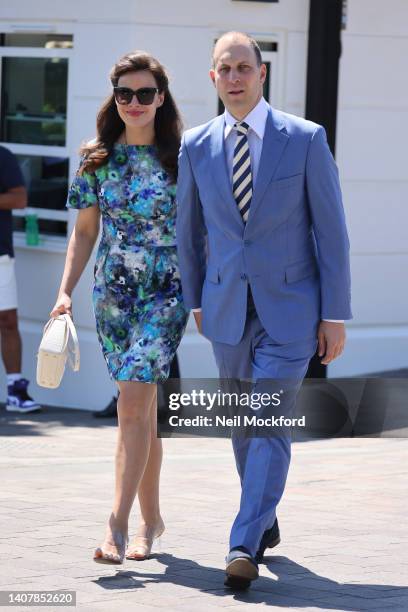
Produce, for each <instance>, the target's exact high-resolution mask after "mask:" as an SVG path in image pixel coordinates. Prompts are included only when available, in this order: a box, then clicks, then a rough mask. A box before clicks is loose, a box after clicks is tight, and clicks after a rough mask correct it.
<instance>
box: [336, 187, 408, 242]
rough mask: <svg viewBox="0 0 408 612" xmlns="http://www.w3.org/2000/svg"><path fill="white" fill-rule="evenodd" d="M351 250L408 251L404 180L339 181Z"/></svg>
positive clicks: (406, 188)
mask: <svg viewBox="0 0 408 612" xmlns="http://www.w3.org/2000/svg"><path fill="white" fill-rule="evenodd" d="M342 188H343V200H344V208H345V212H346V218H347V223H348V229H349V236H350V243H351V252H352V253H354V254H375V253H384V254H390V253H398V252H403V253H405V254H407V253H408V230H407V202H408V181H406V182H405V181H395V182H390V181H370V182H367V181H343V184H342Z"/></svg>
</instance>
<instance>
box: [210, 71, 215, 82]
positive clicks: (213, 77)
mask: <svg viewBox="0 0 408 612" xmlns="http://www.w3.org/2000/svg"><path fill="white" fill-rule="evenodd" d="M210 79H211V80H212V82H213V85H215V70H214V68H211V70H210Z"/></svg>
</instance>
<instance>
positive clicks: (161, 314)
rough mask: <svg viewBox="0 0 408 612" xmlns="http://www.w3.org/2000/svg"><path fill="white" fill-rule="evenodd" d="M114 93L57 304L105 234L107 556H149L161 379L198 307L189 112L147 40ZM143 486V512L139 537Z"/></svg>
mask: <svg viewBox="0 0 408 612" xmlns="http://www.w3.org/2000/svg"><path fill="white" fill-rule="evenodd" d="M110 78H111V82H112V85H113V92H112V95H111V96H110V97H109V98H108V99H107V100H106V101H105V103H104V104H103V106H102V108H101V109H100V111H99V114H98V119H97V138H96V139H95V140H94V141H91V142H90V143H87V144H86V145H84V146H83V147H82V149H81V154H82V157H81V164H80V167H79V170H78V172H77V174H76V176H75V178H74V181H73V183H72V185H71V188H70V191H69V194H68V203H67V206H68V207H69V208H75V209H78V210H79V213H78V216H77V221H76V224H75V228H74V231H73V233H72V236H71V238H70V242H69V246H68V251H67V258H66V263H65V269H64V274H63V278H62V282H61V286H60V290H59V294H58V298H57V301H56V304H55V306H54V308H53V310H52V312H51V316H57V315H58V314H61V313H64V312H66V313H69V314H71V313H72V301H71V295H72V291H73V289H74V287H75V286H76V284H77V282H78V280H79V278H80V276H81V274H82V272H83V270H84V267H85V265H86V263H87V261H88V259H89V257H90V255H91V252H92V249H93V246H94V244H95V242H96V239H97V237H98V234H99V224H100V218H101V217H102V228H103V230H102V237H101V240H100V243H99V247H98V252H97V257H96V264H95V285H94V291H93V305H94V312H95V319H96V328H97V333H98V339H99V343H100V346H101V349H102V352H103V355H104V357H105V360H106V363H107V366H108V371H109V373H110V375H111V377H112V378H113V380H115V382H116V384H117V385H118V387H119V391H120V394H119V400H118V424H119V426H118V441H117V451H116V485H115V496H114V502H113V509H112V513H111V515H110V518H109V521H108V525H107V529H106V535H105V539H104V541H103V543H102V545H101V546H100V547H98V548H97V549H96V551H95V554H94V560H95V561H97V562H99V563H122V562H123V559H124V557H125V555H126V558H128V559H144V558H147V557H148V556H149V554H150V551H151V548H152V543H153V540H154V539H155V538H156V537H158V536H159V535H161V533H162V532H163V531H164V523H163V520H162V517H161V514H160V506H159V477H160V467H161V459H162V446H161V440H160V439H158V438H157V429H156V424H157V388H156V383H157V382H160V381H164V380H166V378H167V377H168V375H169V369H170V363H171V361H172V359H173V357H174V355H175V353H176V350H177V347H178V345H179V343H180V340H181V337H182V335H183V332H184V329H185V326H186V322H187V316H188V313H187V312H186V309H185V307H184V304H183V298H182V292H181V285H180V275H179V270H178V263H177V254H176V235H175V215H176V202H175V192H176V179H177V156H178V149H179V144H180V134H181V122H180V118H179V113H178V111H177V108H176V105H175V103H174V100H173V98H172V96H171V94H170V92H169V88H168V79H167V76H166V73H165V70H164V68H163V66H162V65H161V64H160V63H159V62H158V61H157V60H156V59H154V58H153V57H151V56H150V55H148V54H146V53H144V52H134V53H130V54H128V55H125V56H124V57H123V58H121V59H120V60H119V62H118V63H117V64H116V65H115V66H114V67H113V69H112V71H111V74H110ZM136 494H137V495H138V498H139V503H140V510H141V517H142V521H141V524H140V526H139V530H138V532H137V534H136V537H135V539H134V540H133V542H132V543H131V544H130V546H129V547H128V548H127V549H126V544H127V542H128V520H129V515H130V511H131V508H132V505H133V502H134V499H135V496H136Z"/></svg>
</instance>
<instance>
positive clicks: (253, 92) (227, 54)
mask: <svg viewBox="0 0 408 612" xmlns="http://www.w3.org/2000/svg"><path fill="white" fill-rule="evenodd" d="M214 62H215V66H214V68H213V69H212V70H210V77H211V80H212V81H213V83H214V85H215V87H216V89H217V92H218V95H219V96H220V98H221V100H222V101H223V103H224V106H225V107H226V108H227V109H228V110H229V112H230V113H231V115H233V116H234V117H235V118H236V119H243V118H244V117H245V116H246V115H247V114H248V113H249V112H250V111H251V110H252V109H253V108H254V107H255V106H256V105H257V103H258V102H259V100H260V99H261V97H262V92H263V84H264V82H265V78H266V67H265V65H264V64H262V65H261V66H258V64H257V61H256V55H255V52H254V50H253V49H252V47H251V46H250V44H249V43H247V42H246V41H245V40H242V41H241V40H231V39H226V40H225V41H223V40H221V41H220V42H219V43H218V44H217V45H216V47H215V50H214Z"/></svg>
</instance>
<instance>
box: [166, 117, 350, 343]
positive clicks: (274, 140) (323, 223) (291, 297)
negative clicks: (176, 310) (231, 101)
mask: <svg viewBox="0 0 408 612" xmlns="http://www.w3.org/2000/svg"><path fill="white" fill-rule="evenodd" d="M177 200H178V208H177V243H178V256H179V265H180V273H181V282H182V287H183V295H184V299H185V302H186V306H187V308H198V307H201V308H202V324H203V333H204V335H205V336H207V337H208V338H209V339H210V340H215V341H218V342H225V343H227V344H237V343H238V342H239V341H240V339H241V337H242V334H243V330H244V325H245V319H246V312H247V285H248V283H249V284H250V286H251V289H252V294H253V299H254V302H255V306H256V311H257V313H258V316H259V318H260V320H261V323H262V325H263V326H264V328H265V330H266V331H267V333H268V335H269V336H270V337H271V338H272V339H273V340H275V341H276V342H278V343H287V342H294V341H297V340H302V339H306V338H310V337H313V336H316V332H317V326H318V324H319V322H320V320H321V319H350V318H351V317H352V314H351V309H350V264H349V240H348V236H347V229H346V223H345V218H344V210H343V205H342V199H341V191H340V185H339V179H338V171H337V166H336V163H335V161H334V159H333V156H332V155H331V152H330V149H329V147H328V145H327V140H326V134H325V131H324V128H322V127H321V126H319V125H317V124H315V123H312V122H311V121H306V120H304V119H301V118H299V117H295V116H293V115H288V114H286V113H283V112H280V111H277V110H275V109H272V108H270V110H269V114H268V118H267V122H266V128H265V134H264V140H263V146H262V154H261V159H260V164H259V170H258V176H257V181H256V184H255V185H254V190H253V197H252V202H251V208H250V212H249V219H248V221H247V224H246V225H244V223H243V221H242V218H241V215H240V213H239V210H238V208H237V204H236V202H235V200H234V197H233V195H232V187H231V182H230V178H229V173H228V169H227V165H226V159H225V152H224V117H223V115H221V116H219V117H217V118H216V119H214V120H212V121H210V122H209V123H206V124H205V125H201V126H199V127H196V128H193V129H191V130H188V131H187V132H185V134H184V136H183V141H182V145H181V150H180V157H179V178H178V187H177Z"/></svg>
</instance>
